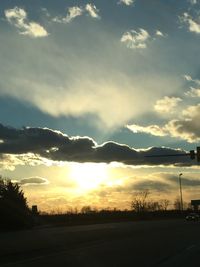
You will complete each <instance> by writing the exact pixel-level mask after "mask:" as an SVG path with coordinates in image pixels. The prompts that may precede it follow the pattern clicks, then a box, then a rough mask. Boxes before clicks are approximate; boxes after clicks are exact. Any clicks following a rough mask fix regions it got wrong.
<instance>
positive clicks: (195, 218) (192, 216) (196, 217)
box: [186, 213, 199, 221]
mask: <svg viewBox="0 0 200 267" xmlns="http://www.w3.org/2000/svg"><path fill="white" fill-rule="evenodd" d="M186 220H187V221H198V220H199V215H198V214H197V213H190V214H188V215H187V216H186Z"/></svg>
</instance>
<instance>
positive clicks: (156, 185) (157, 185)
mask: <svg viewBox="0 0 200 267" xmlns="http://www.w3.org/2000/svg"><path fill="white" fill-rule="evenodd" d="M134 189H135V190H141V191H143V190H145V189H148V190H150V191H152V190H153V191H159V192H167V191H169V190H171V189H172V186H171V185H170V184H167V183H165V182H160V181H150V180H144V181H141V182H136V183H135V184H134Z"/></svg>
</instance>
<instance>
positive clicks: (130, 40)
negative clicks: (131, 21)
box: [121, 29, 150, 49]
mask: <svg viewBox="0 0 200 267" xmlns="http://www.w3.org/2000/svg"><path fill="white" fill-rule="evenodd" d="M149 37H150V35H149V33H148V32H147V31H146V30H144V29H139V31H138V32H137V31H135V30H131V31H128V32H125V33H124V34H123V35H122V37H121V42H122V43H125V44H126V46H127V47H128V48H131V49H135V48H139V49H144V48H146V47H147V45H146V42H147V40H148V39H149Z"/></svg>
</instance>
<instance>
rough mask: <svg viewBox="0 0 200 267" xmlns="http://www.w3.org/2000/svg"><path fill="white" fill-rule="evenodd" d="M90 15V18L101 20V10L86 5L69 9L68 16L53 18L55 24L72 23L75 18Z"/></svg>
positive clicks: (91, 5)
mask: <svg viewBox="0 0 200 267" xmlns="http://www.w3.org/2000/svg"><path fill="white" fill-rule="evenodd" d="M83 14H88V15H89V16H90V17H92V18H95V19H99V18H100V16H99V10H98V9H97V8H96V6H95V5H93V4H86V5H85V6H73V7H69V8H68V9H67V15H66V16H65V17H62V16H57V17H55V18H53V21H54V22H60V23H70V22H71V21H72V20H74V19H75V18H77V17H79V16H82V15H83Z"/></svg>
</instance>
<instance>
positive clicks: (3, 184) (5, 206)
mask: <svg viewBox="0 0 200 267" xmlns="http://www.w3.org/2000/svg"><path fill="white" fill-rule="evenodd" d="M0 218H1V219H0V226H1V229H2V228H3V229H5V228H7V229H16V228H24V227H29V226H31V223H32V218H31V212H30V210H29V208H28V205H27V199H26V198H25V197H24V193H23V191H22V190H21V189H20V186H19V185H18V184H17V183H13V182H11V181H10V180H7V179H3V178H2V177H0Z"/></svg>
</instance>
